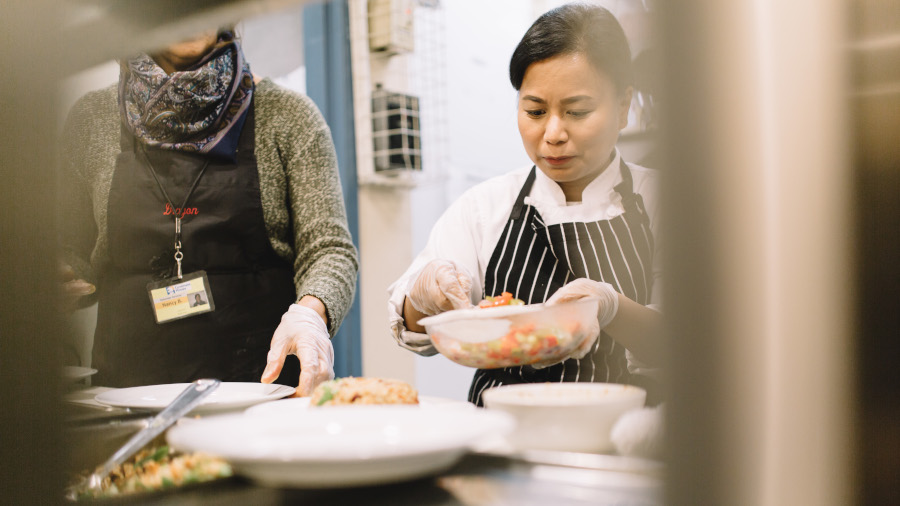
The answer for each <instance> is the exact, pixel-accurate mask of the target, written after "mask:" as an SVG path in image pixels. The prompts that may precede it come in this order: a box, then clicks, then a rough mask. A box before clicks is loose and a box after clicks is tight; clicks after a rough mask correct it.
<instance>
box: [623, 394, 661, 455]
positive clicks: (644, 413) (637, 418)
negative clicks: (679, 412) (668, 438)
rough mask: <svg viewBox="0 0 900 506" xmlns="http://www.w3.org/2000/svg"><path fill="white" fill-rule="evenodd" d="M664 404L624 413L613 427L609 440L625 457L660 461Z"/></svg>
mask: <svg viewBox="0 0 900 506" xmlns="http://www.w3.org/2000/svg"><path fill="white" fill-rule="evenodd" d="M664 406H665V405H664V404H660V405H659V406H657V407H655V408H639V409H633V410H631V411H627V412H625V413H624V414H623V415H622V416H621V417H619V419H618V420H617V421H616V423H615V425H613V428H612V431H610V435H609V439H610V440H611V441H612V444H613V446H614V447H615V448H616V452H617V453H618V454H619V455H624V456H626V457H644V458H651V459H661V458H662V457H663V447H664V445H665V412H664Z"/></svg>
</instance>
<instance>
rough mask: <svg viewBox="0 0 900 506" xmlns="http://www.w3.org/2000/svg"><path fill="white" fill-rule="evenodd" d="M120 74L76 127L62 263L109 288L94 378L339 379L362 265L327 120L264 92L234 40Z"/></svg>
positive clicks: (78, 108) (66, 171) (172, 53)
mask: <svg viewBox="0 0 900 506" xmlns="http://www.w3.org/2000/svg"><path fill="white" fill-rule="evenodd" d="M121 66H122V68H121V73H120V78H119V83H118V84H117V85H116V86H113V87H110V88H107V89H103V90H99V91H96V92H92V93H89V94H87V95H86V96H84V97H83V98H82V99H81V100H80V101H79V102H78V103H77V104H76V105H75V106H74V107H73V109H72V111H71V113H70V115H69V118H68V120H67V122H66V126H65V131H64V151H63V164H62V170H63V173H62V184H61V189H62V195H61V198H60V206H61V210H62V212H61V213H60V219H61V225H62V226H61V227H60V229H61V230H62V238H61V239H62V253H63V258H64V262H65V263H66V264H67V265H68V266H70V267H71V268H72V270H74V272H75V276H76V277H78V278H80V279H83V280H86V281H87V282H90V283H93V284H95V285H96V286H97V292H96V296H97V298H98V317H97V330H96V332H95V337H94V350H93V362H92V365H93V366H94V367H96V368H97V369H98V370H99V373H98V374H97V376H96V378H95V380H94V382H95V384H98V385H103V386H114V387H123V386H130V385H143V384H159V383H173V382H187V381H192V380H194V379H197V378H199V377H216V378H219V379H222V380H225V381H257V380H260V379H262V381H263V382H266V383H270V382H273V381H276V380H277V381H278V382H279V383H287V384H296V385H298V387H299V388H298V393H300V394H308V393H310V392H311V391H312V389H313V388H314V387H315V385H317V384H318V383H319V382H321V381H324V380H326V379H330V378H332V377H333V376H334V372H333V364H334V357H333V354H334V352H333V348H332V346H331V342H330V337H331V336H333V335H334V333H335V332H336V331H337V329H338V328H339V327H340V324H341V321H342V320H343V318H344V316H345V315H346V313H347V310H348V309H349V306H350V304H351V302H352V300H353V292H354V289H355V283H356V275H357V268H358V261H357V252H356V249H355V247H354V246H353V243H352V241H351V238H350V234H349V232H348V228H347V219H346V213H345V210H344V202H343V199H342V195H341V188H340V180H339V177H338V171H337V161H336V157H335V153H334V146H333V143H332V140H331V135H330V131H329V129H328V126H327V125H326V124H325V122H324V120H323V118H322V116H321V114H320V113H319V111H318V110H317V109H316V107H315V105H314V104H313V103H312V101H310V100H309V98H307V97H305V96H302V95H299V94H296V93H293V92H289V91H287V90H284V89H282V88H280V87H278V86H277V85H275V84H274V83H272V82H271V81H269V80H266V79H264V80H261V81H258V82H254V79H253V76H252V74H251V73H250V69H249V66H248V65H247V63H246V62H245V61H244V59H243V55H242V52H241V48H240V44H239V42H238V41H237V40H236V39H235V38H234V36H233V35H232V33H231V32H230V31H228V30H222V31H219V32H215V31H211V32H207V33H204V34H202V35H200V36H199V37H197V38H195V39H193V40H190V41H185V42H182V43H179V44H175V45H172V46H170V47H168V48H166V49H165V50H163V51H161V52H159V53H156V54H153V55H152V56H151V55H146V54H142V55H138V56H136V57H134V58H131V59H128V60H123V61H122V62H121ZM196 294H200V295H201V298H202V299H203V300H207V301H208V304H203V305H192V304H191V303H190V302H191V301H193V300H195V299H196ZM289 355H296V356H297V357H298V358H299V368H300V370H299V373H298V372H297V368H296V366H297V365H298V364H297V363H296V361H289V362H287V365H286V366H285V364H286V362H285V358H286V357H287V356H289ZM283 366H284V367H283ZM279 374H280V376H279Z"/></svg>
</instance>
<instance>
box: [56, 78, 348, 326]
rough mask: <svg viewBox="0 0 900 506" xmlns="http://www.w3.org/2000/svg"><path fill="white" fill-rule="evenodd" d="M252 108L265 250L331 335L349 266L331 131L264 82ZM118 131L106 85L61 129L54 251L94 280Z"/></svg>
mask: <svg viewBox="0 0 900 506" xmlns="http://www.w3.org/2000/svg"><path fill="white" fill-rule="evenodd" d="M254 107H255V117H256V159H257V167H258V171H259V184H260V197H261V200H262V210H263V217H264V219H265V224H266V232H267V233H268V236H269V240H270V241H271V243H272V248H273V249H274V250H275V252H276V253H277V254H278V255H279V256H281V257H282V258H284V259H285V260H287V261H288V262H289V263H290V264H291V265H293V267H294V284H295V285H296V288H297V299H298V300H299V299H300V298H301V297H303V296H304V295H313V296H315V297H317V298H318V299H319V300H321V301H322V302H323V303H324V304H325V307H326V309H327V311H328V323H329V327H330V329H329V330H330V331H331V333H332V335H334V333H335V332H336V331H337V329H338V327H339V326H340V324H341V321H343V319H344V316H345V315H346V314H347V311H348V309H349V307H350V304H351V303H352V302H353V294H354V290H355V288H356V274H357V269H358V259H357V252H356V248H355V247H354V246H353V242H352V241H351V239H350V233H349V232H348V229H347V217H346V211H345V210H344V200H343V196H342V194H341V186H340V179H339V176H338V170H337V158H336V156H335V152H334V144H333V143H332V140H331V132H330V130H329V129H328V125H327V124H326V123H325V121H324V119H323V118H322V115H321V114H320V113H319V110H318V109H317V108H316V106H315V105H314V104H313V102H312V101H311V100H310V99H309V98H308V97H306V96H303V95H299V94H297V93H294V92H291V91H288V90H285V89H283V88H281V87H279V86H278V85H276V84H275V83H273V82H272V81H270V80H268V79H264V80H262V81H261V82H259V83H257V85H256V90H255V92H254ZM119 125H120V115H119V109H118V104H117V97H116V86H111V87H109V88H105V89H102V90H99V91H95V92H91V93H88V94H87V95H85V96H84V97H82V98H81V99H80V100H79V101H78V102H77V103H76V104H75V106H74V107H73V108H72V111H71V112H70V114H69V118H68V120H67V122H66V126H65V130H64V132H63V151H62V156H63V163H62V174H61V182H60V188H61V190H62V192H61V195H60V209H61V211H62V212H61V213H60V218H59V219H60V227H59V229H60V231H61V241H62V244H61V247H62V253H63V258H64V260H65V261H67V262H69V264H70V265H71V266H72V268H73V269H74V270H75V272H76V274H77V275H78V276H79V277H81V278H83V279H86V280H88V281H95V280H96V279H97V277H98V274H99V273H100V272H102V271H103V269H104V268H105V267H106V266H107V264H108V263H109V261H110V258H109V247H108V235H107V221H106V211H107V203H108V200H109V189H110V185H111V183H112V178H113V172H114V169H115V163H116V156H117V155H118V153H119V149H120V147H119V135H120V126H119ZM291 230H293V236H291V235H290V231H291ZM285 310H287V308H285Z"/></svg>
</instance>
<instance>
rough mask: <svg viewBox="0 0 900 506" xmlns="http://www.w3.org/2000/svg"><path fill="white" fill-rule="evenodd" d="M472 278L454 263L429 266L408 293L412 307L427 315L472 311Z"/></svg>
mask: <svg viewBox="0 0 900 506" xmlns="http://www.w3.org/2000/svg"><path fill="white" fill-rule="evenodd" d="M471 289H472V276H470V275H469V274H468V273H467V272H466V270H465V269H464V268H462V267H460V266H459V265H457V264H456V263H455V262H452V261H450V260H432V261H431V262H428V263H427V264H426V265H425V267H423V268H422V271H421V272H419V275H418V276H417V277H416V278H415V280H414V281H413V282H412V283H411V286H410V287H409V290H408V292H407V296H406V297H407V298H408V299H409V302H410V304H412V306H413V307H414V308H416V310H417V311H419V312H420V313H422V314H426V315H436V314H438V313H442V312H444V311H450V310H451V309H466V308H470V307H472V302H471V301H470V300H469V291H470V290H471Z"/></svg>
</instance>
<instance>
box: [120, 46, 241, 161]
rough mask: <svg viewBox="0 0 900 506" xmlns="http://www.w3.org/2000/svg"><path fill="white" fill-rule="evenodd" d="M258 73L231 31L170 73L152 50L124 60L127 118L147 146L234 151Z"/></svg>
mask: <svg viewBox="0 0 900 506" xmlns="http://www.w3.org/2000/svg"><path fill="white" fill-rule="evenodd" d="M252 96H253V75H252V74H251V73H250V66H249V65H248V64H247V62H246V61H245V60H244V55H243V52H242V51H241V46H240V43H239V42H238V41H237V40H235V38H234V35H233V34H232V33H231V32H223V33H220V34H219V43H218V44H217V45H216V48H215V49H214V50H213V51H211V52H210V53H209V54H208V55H206V56H204V57H203V58H202V59H201V60H200V61H199V62H197V63H196V64H194V66H192V67H191V68H189V69H187V70H183V71H176V72H173V73H172V74H166V71H165V70H163V69H162V68H161V67H160V66H159V65H157V64H156V62H155V61H154V60H153V58H151V57H150V56H149V55H147V54H140V55H138V56H136V57H134V58H131V59H129V60H127V61H123V62H122V64H121V71H120V74H119V109H120V111H121V113H122V122H123V124H124V125H125V126H126V127H127V128H128V130H129V131H130V132H131V133H132V134H133V135H134V137H135V138H136V139H138V140H139V141H140V142H142V143H143V144H145V145H147V146H151V147H156V148H160V149H168V150H174V151H182V152H191V153H207V154H213V155H220V156H225V157H228V158H231V159H234V157H235V149H236V147H237V138H238V134H239V133H240V130H241V127H242V125H243V121H244V117H245V114H244V113H245V112H246V111H247V108H249V107H250V100H251V97H252Z"/></svg>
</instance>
